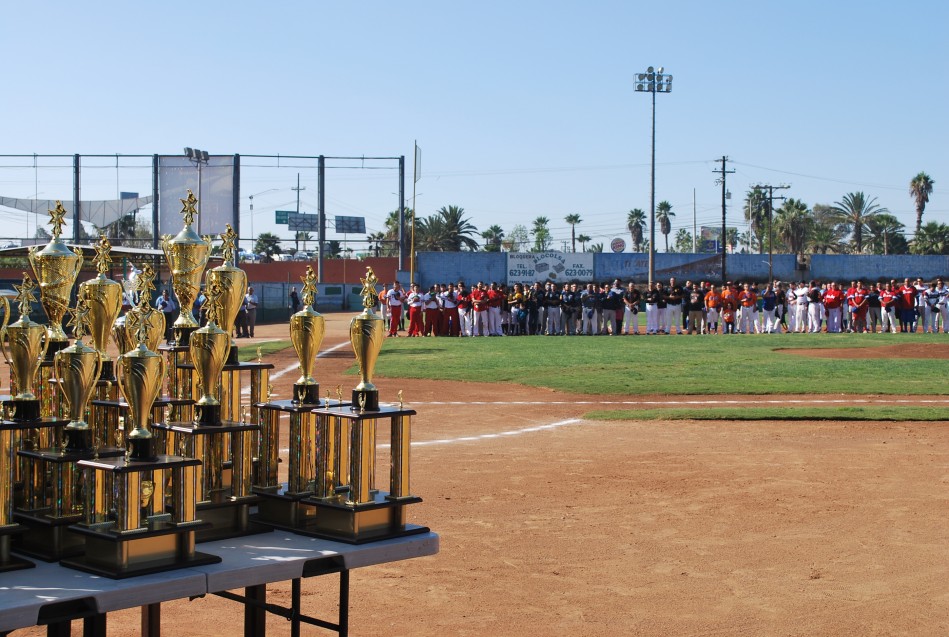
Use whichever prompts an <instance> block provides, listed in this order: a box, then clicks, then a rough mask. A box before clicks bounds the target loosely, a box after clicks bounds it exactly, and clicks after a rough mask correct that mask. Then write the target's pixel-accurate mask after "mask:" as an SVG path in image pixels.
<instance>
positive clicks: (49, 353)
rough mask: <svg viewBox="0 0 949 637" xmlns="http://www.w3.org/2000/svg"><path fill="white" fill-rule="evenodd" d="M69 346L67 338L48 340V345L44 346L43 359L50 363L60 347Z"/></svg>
mask: <svg viewBox="0 0 949 637" xmlns="http://www.w3.org/2000/svg"><path fill="white" fill-rule="evenodd" d="M67 347H69V340H68V339H67V340H65V341H50V342H49V347H47V348H46V357H45V358H44V359H43V360H44V361H46V362H47V363H52V362H53V358H54V357H55V356H56V352H58V351H59V350H62V349H66V348H67Z"/></svg>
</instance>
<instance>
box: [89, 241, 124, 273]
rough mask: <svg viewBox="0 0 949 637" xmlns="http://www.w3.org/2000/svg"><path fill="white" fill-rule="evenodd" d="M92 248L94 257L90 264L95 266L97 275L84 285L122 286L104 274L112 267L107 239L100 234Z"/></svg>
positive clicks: (110, 245) (110, 248)
mask: <svg viewBox="0 0 949 637" xmlns="http://www.w3.org/2000/svg"><path fill="white" fill-rule="evenodd" d="M94 247H95V249H96V256H94V257H93V258H92V262H93V263H94V264H95V266H96V271H97V272H98V273H99V274H98V276H96V278H94V279H90V280H89V281H86V282H85V283H84V285H122V284H121V283H119V282H118V281H113V280H112V279H110V278H109V277H108V276H106V273H107V272H108V271H109V270H110V269H111V267H112V256H111V252H112V242H111V241H109V238H108V237H106V236H105V234H101V235H99V240H98V241H96V243H95V245H94Z"/></svg>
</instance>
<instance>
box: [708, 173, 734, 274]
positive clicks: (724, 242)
mask: <svg viewBox="0 0 949 637" xmlns="http://www.w3.org/2000/svg"><path fill="white" fill-rule="evenodd" d="M715 161H720V162H722V168H721V170H713V171H712V172H713V173H718V174H719V175H721V176H722V177H721V179H719V180H717V181H716V182H715V183H721V184H722V237H721V244H722V284H724V283H725V282H726V281H728V272H727V270H726V259H727V257H728V226H727V225H726V224H725V212H726V210H727V208H726V199H728V189H727V188H726V186H725V177H726V176H727V175H728V173H733V172H735V171H734V170H727V169H726V168H725V166H726V165H727V164H728V157H726V156H725V155H722V158H721V159H716V160H715Z"/></svg>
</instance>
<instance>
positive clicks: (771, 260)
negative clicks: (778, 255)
mask: <svg viewBox="0 0 949 637" xmlns="http://www.w3.org/2000/svg"><path fill="white" fill-rule="evenodd" d="M790 187H791V186H789V185H788V184H781V185H780V186H772V185H771V184H758V185H756V186H752V188H759V189H761V190H764V189H765V188H767V189H768V283H769V284H770V285H774V230H773V228H774V224H773V223H772V220H773V218H774V214H773V213H774V200H775V199H780V200H782V201H783V200H784V199H785V197H775V196H774V191H775V190H786V189H788V188H790Z"/></svg>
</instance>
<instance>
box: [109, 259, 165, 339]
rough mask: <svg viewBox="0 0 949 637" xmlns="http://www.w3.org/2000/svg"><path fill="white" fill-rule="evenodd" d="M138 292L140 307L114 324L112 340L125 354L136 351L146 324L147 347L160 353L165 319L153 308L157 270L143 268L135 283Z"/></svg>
mask: <svg viewBox="0 0 949 637" xmlns="http://www.w3.org/2000/svg"><path fill="white" fill-rule="evenodd" d="M135 287H136V291H137V292H138V305H136V306H135V307H133V308H132V309H131V310H129V311H128V312H126V313H125V316H124V317H123V318H122V319H119V320H117V321H115V322H114V323H113V324H112V340H114V341H115V344H116V345H117V346H118V348H119V352H121V353H122V354H124V353H125V352H130V351H132V350H133V349H135V346H136V345H137V344H138V340H137V338H138V330H139V326H140V325H141V323H142V322H144V323H145V324H146V330H145V332H146V334H147V336H146V337H145V346H146V347H147V348H148V349H150V350H151V351H153V352H157V351H158V345H159V344H160V343H161V339H162V332H163V331H164V329H165V317H164V316H162V313H161V312H160V311H159V310H156V309H155V308H153V307H152V292H154V291H155V270H154V268H152V266H150V265H146V266H145V267H144V268H142V273H141V274H139V275H138V278H137V279H136V282H135Z"/></svg>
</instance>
